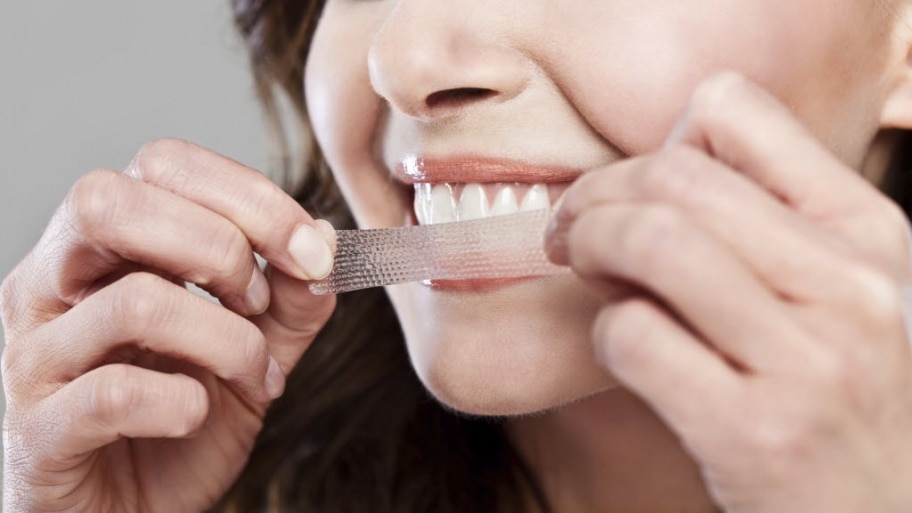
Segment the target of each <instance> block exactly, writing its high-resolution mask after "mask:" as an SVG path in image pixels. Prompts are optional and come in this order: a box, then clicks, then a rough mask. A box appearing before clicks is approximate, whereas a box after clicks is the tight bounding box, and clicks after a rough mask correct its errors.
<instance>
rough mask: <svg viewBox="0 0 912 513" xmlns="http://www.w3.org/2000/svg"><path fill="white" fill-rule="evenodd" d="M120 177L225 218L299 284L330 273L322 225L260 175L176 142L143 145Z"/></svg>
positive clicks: (326, 234) (325, 228)
mask: <svg viewBox="0 0 912 513" xmlns="http://www.w3.org/2000/svg"><path fill="white" fill-rule="evenodd" d="M126 173H127V174H128V175H130V176H133V177H135V178H138V179H140V180H142V181H144V182H148V183H150V184H154V185H155V186H157V187H161V188H163V189H166V190H169V191H171V192H173V193H175V194H177V195H179V196H182V197H185V198H187V199H190V200H191V201H193V202H194V203H198V204H200V205H203V206H205V207H206V208H208V209H210V210H212V211H213V212H216V213H218V214H219V215H221V216H223V217H225V218H227V219H230V220H231V222H233V223H234V224H236V225H237V226H239V227H240V228H241V230H242V231H243V232H244V234H245V235H246V236H247V238H248V239H249V240H250V242H251V243H252V244H253V247H254V249H255V250H256V251H257V252H258V253H259V254H261V255H262V256H263V257H264V258H265V259H266V260H268V261H269V262H270V263H272V264H273V265H275V266H277V267H279V268H280V269H281V270H282V271H284V272H285V273H287V274H290V275H292V276H295V277H297V278H299V279H303V280H310V279H322V278H325V277H326V276H328V275H329V272H330V270H331V269H332V256H333V254H332V251H331V250H330V247H329V245H328V243H327V241H328V240H332V231H331V227H330V226H329V224H328V223H317V222H316V221H314V219H313V218H312V217H311V216H310V215H309V214H308V213H307V212H306V211H305V210H304V209H303V208H302V207H301V206H300V205H299V204H298V203H297V202H296V201H295V200H294V199H292V198H291V197H290V196H289V195H287V194H286V193H285V192H283V191H282V190H281V189H280V188H279V187H278V186H277V185H276V184H274V183H272V181H270V180H269V179H268V178H266V177H265V176H263V175H262V174H261V173H259V172H257V171H255V170H253V169H250V168H248V167H246V166H244V165H242V164H240V163H238V162H235V161H233V160H231V159H228V158H226V157H223V156H221V155H218V154H217V153H214V152H212V151H209V150H207V149H205V148H201V147H199V146H196V145H193V144H191V143H189V142H185V141H180V140H176V139H163V140H160V141H156V142H153V143H150V144H148V145H146V146H145V147H143V148H142V150H140V152H139V153H138V155H137V156H136V158H135V159H134V160H133V162H132V163H131V164H130V166H129V167H128V169H127V171H126Z"/></svg>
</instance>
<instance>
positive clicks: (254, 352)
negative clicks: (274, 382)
mask: <svg viewBox="0 0 912 513" xmlns="http://www.w3.org/2000/svg"><path fill="white" fill-rule="evenodd" d="M237 331H238V333H239V334H241V336H242V337H243V338H242V342H241V344H242V345H243V352H241V354H243V360H242V361H243V362H249V363H252V364H254V365H255V366H256V368H258V369H261V370H262V373H263V374H265V373H266V367H267V364H268V361H269V350H268V348H267V344H266V336H265V335H263V333H262V332H261V331H260V330H259V329H257V327H256V326H254V325H253V323H251V322H249V321H246V320H244V324H243V327H242V329H239V330H237Z"/></svg>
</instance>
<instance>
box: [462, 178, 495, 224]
mask: <svg viewBox="0 0 912 513" xmlns="http://www.w3.org/2000/svg"><path fill="white" fill-rule="evenodd" d="M458 215H459V220H460V221H469V220H471V219H483V218H485V217H488V197H487V195H486V194H485V191H484V189H482V188H481V185H479V184H477V183H470V184H468V185H466V186H465V188H464V189H463V190H462V196H461V197H460V198H459V214H458Z"/></svg>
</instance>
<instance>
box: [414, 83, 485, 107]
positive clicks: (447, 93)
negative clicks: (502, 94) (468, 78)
mask: <svg viewBox="0 0 912 513" xmlns="http://www.w3.org/2000/svg"><path fill="white" fill-rule="evenodd" d="M495 94H497V93H496V92H495V91H492V90H490V89H483V88H480V87H460V88H459V89H447V90H444V91H437V92H436V93H433V94H430V95H428V97H427V99H425V100H424V102H425V104H427V106H428V108H431V109H433V108H434V107H446V106H449V107H458V106H460V105H463V104H466V103H472V102H475V101H478V100H484V99H486V98H489V97H491V96H494V95H495Z"/></svg>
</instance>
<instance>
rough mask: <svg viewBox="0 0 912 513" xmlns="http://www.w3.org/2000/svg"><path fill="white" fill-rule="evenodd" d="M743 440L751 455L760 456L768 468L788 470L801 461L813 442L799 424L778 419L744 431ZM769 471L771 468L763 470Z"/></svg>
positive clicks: (759, 421)
mask: <svg viewBox="0 0 912 513" xmlns="http://www.w3.org/2000/svg"><path fill="white" fill-rule="evenodd" d="M743 437H744V438H745V441H746V442H747V446H748V447H749V448H751V449H752V450H750V453H751V454H753V455H762V457H763V460H764V461H765V462H767V464H768V465H769V464H772V465H775V466H782V467H788V466H791V463H792V462H796V461H801V460H803V459H804V458H805V457H806V455H807V452H808V448H809V444H810V441H811V440H812V439H813V438H812V436H811V432H810V429H809V428H807V427H806V426H805V425H804V424H803V423H802V422H801V421H799V420H795V419H783V418H781V416H774V417H773V418H764V419H759V420H757V421H755V422H753V423H751V424H750V426H749V427H747V428H746V433H743ZM766 470H767V471H769V470H771V469H770V468H767V469H766Z"/></svg>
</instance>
